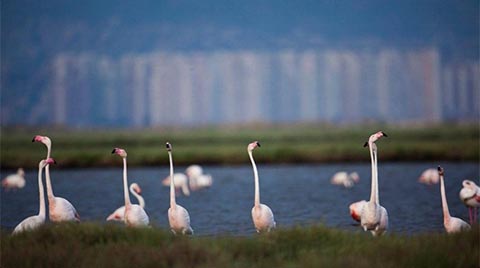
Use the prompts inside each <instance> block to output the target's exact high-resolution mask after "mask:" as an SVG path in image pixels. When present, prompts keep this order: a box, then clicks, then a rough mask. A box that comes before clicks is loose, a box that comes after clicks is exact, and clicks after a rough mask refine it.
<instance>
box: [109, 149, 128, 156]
mask: <svg viewBox="0 0 480 268" xmlns="http://www.w3.org/2000/svg"><path fill="white" fill-rule="evenodd" d="M112 154H118V155H119V156H120V157H121V158H127V151H125V150H124V149H122V148H114V149H113V151H112Z"/></svg>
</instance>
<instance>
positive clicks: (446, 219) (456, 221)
mask: <svg viewBox="0 0 480 268" xmlns="http://www.w3.org/2000/svg"><path fill="white" fill-rule="evenodd" d="M437 170H438V175H439V176H440V194H441V195H442V209H443V226H444V227H445V230H446V231H447V233H456V232H460V231H462V230H468V229H470V225H469V224H468V223H466V222H464V221H463V220H462V219H460V218H457V217H452V216H450V211H449V210H448V204H447V196H446V194H445V182H444V178H443V175H444V171H443V168H442V167H440V166H438V168H437Z"/></svg>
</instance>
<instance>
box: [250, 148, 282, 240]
mask: <svg viewBox="0 0 480 268" xmlns="http://www.w3.org/2000/svg"><path fill="white" fill-rule="evenodd" d="M257 147H260V143H259V142H258V141H254V142H252V143H250V144H249V145H248V147H247V151H248V156H249V157H250V161H251V162H252V167H253V175H254V179H255V202H254V206H253V208H252V219H253V224H254V225H255V229H256V230H257V232H258V233H260V232H265V231H266V232H270V230H272V229H273V228H275V227H276V225H277V224H276V223H275V219H274V218H273V212H272V210H271V209H270V208H269V207H268V206H267V205H264V204H261V203H260V183H259V179H258V171H257V165H256V164H255V160H254V159H253V153H252V152H253V150H254V149H255V148H257Z"/></svg>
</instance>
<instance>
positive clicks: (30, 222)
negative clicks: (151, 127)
mask: <svg viewBox="0 0 480 268" xmlns="http://www.w3.org/2000/svg"><path fill="white" fill-rule="evenodd" d="M52 163H55V160H53V159H52V158H48V159H46V160H42V161H40V163H39V164H38V196H39V198H40V202H39V203H40V208H39V211H38V215H35V216H30V217H28V218H26V219H24V220H23V221H22V222H20V223H19V224H18V225H17V226H16V227H15V229H13V234H17V233H20V232H23V231H29V230H34V229H36V228H38V227H40V226H41V225H42V224H44V223H45V196H44V190H43V181H42V171H43V169H44V168H45V166H46V165H49V164H52Z"/></svg>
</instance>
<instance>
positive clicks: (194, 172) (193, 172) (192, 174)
mask: <svg viewBox="0 0 480 268" xmlns="http://www.w3.org/2000/svg"><path fill="white" fill-rule="evenodd" d="M202 173H203V169H202V167H201V166H199V165H191V166H189V167H188V168H187V169H186V170H185V174H187V176H188V177H189V178H196V177H198V176H200V175H202Z"/></svg>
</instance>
